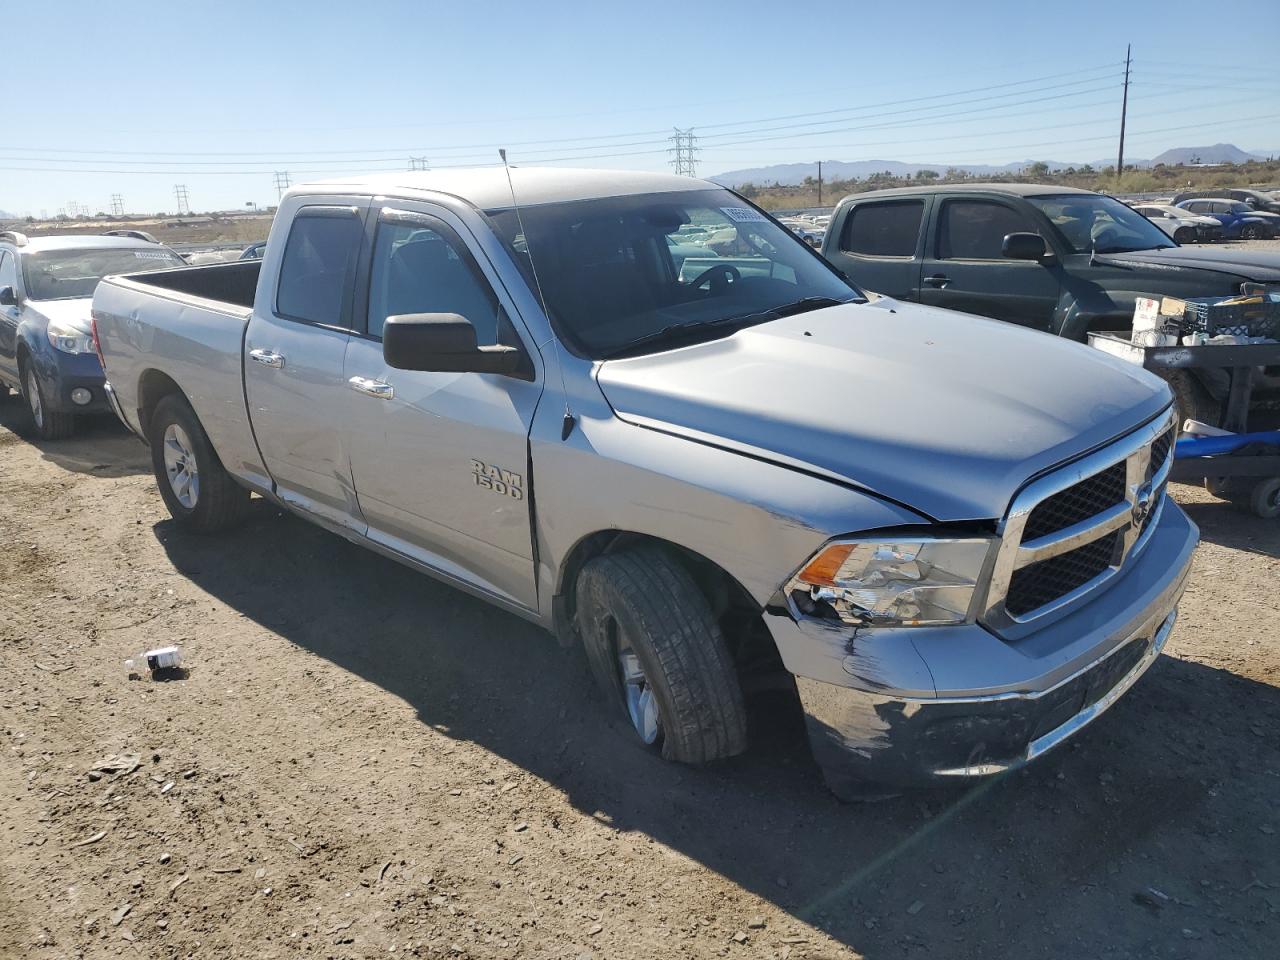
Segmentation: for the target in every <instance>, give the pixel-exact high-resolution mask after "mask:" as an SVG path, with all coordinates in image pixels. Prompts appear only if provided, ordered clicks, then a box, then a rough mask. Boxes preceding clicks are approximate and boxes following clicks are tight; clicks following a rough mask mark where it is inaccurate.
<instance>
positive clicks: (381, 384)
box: [347, 377, 396, 400]
mask: <svg viewBox="0 0 1280 960" xmlns="http://www.w3.org/2000/svg"><path fill="white" fill-rule="evenodd" d="M347 383H348V384H350V386H351V389H352V390H354V391H356V393H363V394H365V395H367V396H370V397H377V398H378V399H379V400H390V399H391V398H392V397H394V396H395V395H396V388H395V387H393V386H392V385H391V384H389V383H387V382H386V381H385V380H370V379H369V378H368V377H352V378H351V379H350V380H348V381H347Z"/></svg>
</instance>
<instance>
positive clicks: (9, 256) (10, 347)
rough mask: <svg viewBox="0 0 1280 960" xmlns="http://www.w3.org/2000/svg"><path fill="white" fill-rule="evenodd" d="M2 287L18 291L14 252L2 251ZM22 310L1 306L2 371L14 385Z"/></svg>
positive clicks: (0, 281)
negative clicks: (19, 319)
mask: <svg viewBox="0 0 1280 960" xmlns="http://www.w3.org/2000/svg"><path fill="white" fill-rule="evenodd" d="M0 287H13V292H14V293H15V294H16V293H19V292H20V291H19V289H18V260H17V257H15V256H14V255H13V253H12V252H10V251H8V250H0ZM21 312H22V308H21V307H18V306H13V305H10V306H0V370H4V371H5V372H6V373H7V374H8V375H9V377H10V379H11V381H12V382H13V384H14V385H15V386H16V385H17V383H18V379H17V377H18V358H17V356H16V351H17V349H18V318H19V317H20V316H21Z"/></svg>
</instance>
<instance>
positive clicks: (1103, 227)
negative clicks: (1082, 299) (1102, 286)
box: [1027, 193, 1176, 253]
mask: <svg viewBox="0 0 1280 960" xmlns="http://www.w3.org/2000/svg"><path fill="white" fill-rule="evenodd" d="M1027 199H1028V200H1030V201H1031V202H1032V203H1033V204H1035V205H1036V206H1037V207H1039V208H1040V210H1041V211H1042V212H1043V213H1044V215H1045V216H1046V217H1048V218H1049V219H1050V220H1052V221H1053V225H1054V226H1055V227H1057V228H1058V232H1059V233H1060V234H1062V238H1063V239H1064V240H1065V241H1066V242H1067V245H1068V246H1069V247H1071V249H1072V250H1073V251H1074V252H1075V253H1090V252H1093V253H1127V252H1128V251H1131V250H1156V249H1161V248H1164V247H1173V246H1176V244H1174V243H1171V242H1170V241H1169V238H1168V237H1167V236H1166V235H1165V233H1164V231H1163V230H1161V229H1160V228H1159V227H1157V226H1156V225H1155V224H1154V223H1152V222H1151V221H1150V220H1148V219H1147V218H1146V217H1144V216H1142V214H1140V213H1138V212H1137V211H1136V210H1133V209H1131V208H1129V207H1126V206H1125V205H1124V204H1123V203H1121V202H1120V201H1119V200H1116V199H1114V198H1112V197H1103V196H1099V195H1097V194H1087V193H1081V194H1070V195H1068V196H1046V197H1028V198H1027Z"/></svg>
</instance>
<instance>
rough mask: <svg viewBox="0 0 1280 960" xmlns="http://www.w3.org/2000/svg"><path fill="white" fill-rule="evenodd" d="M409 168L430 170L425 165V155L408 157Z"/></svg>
mask: <svg viewBox="0 0 1280 960" xmlns="http://www.w3.org/2000/svg"><path fill="white" fill-rule="evenodd" d="M409 169H410V170H430V169H431V168H430V167H428V166H427V158H426V157H410V158H409Z"/></svg>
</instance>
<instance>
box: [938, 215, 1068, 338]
mask: <svg viewBox="0 0 1280 960" xmlns="http://www.w3.org/2000/svg"><path fill="white" fill-rule="evenodd" d="M1046 232H1047V231H1045V230H1042V229H1041V228H1040V226H1039V224H1038V223H1036V222H1035V221H1033V220H1032V219H1031V217H1030V216H1029V215H1028V214H1027V213H1025V212H1024V211H1022V210H1020V209H1018V207H1017V206H1015V205H1014V204H1013V203H1012V202H1010V201H1006V200H1003V199H996V198H988V197H972V196H951V197H944V198H941V199H940V200H937V201H935V204H934V210H933V223H932V226H931V228H930V236H929V239H928V243H927V245H926V249H925V257H924V262H923V267H922V270H921V276H920V302H921V303H927V304H930V305H932V306H935V307H946V308H947V309H950V310H963V311H965V312H966V313H976V314H979V315H980V316H984V317H993V318H995V319H996V320H1007V321H1009V322H1011V323H1018V324H1022V325H1023V326H1027V327H1034V328H1035V329H1037V330H1046V331H1047V330H1048V329H1049V327H1050V322H1051V321H1052V319H1053V313H1054V309H1055V308H1056V307H1057V303H1058V294H1059V292H1060V290H1061V279H1060V276H1061V275H1060V268H1059V267H1058V266H1056V265H1055V266H1046V265H1044V264H1042V263H1035V262H1032V261H1029V260H1010V259H1008V258H1006V257H1005V256H1004V254H1003V252H1002V247H1003V244H1004V238H1005V237H1006V236H1007V235H1008V234H1011V233H1038V234H1040V235H1041V236H1042V237H1044V236H1045V233H1046ZM1045 243H1046V244H1051V243H1052V241H1051V240H1050V238H1049V237H1045ZM1050 249H1052V246H1050Z"/></svg>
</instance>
